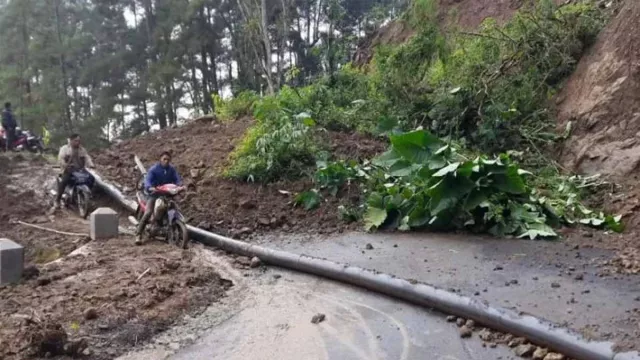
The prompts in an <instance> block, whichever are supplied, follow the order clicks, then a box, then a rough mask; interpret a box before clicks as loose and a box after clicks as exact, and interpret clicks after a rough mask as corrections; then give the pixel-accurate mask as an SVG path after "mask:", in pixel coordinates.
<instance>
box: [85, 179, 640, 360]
mask: <svg viewBox="0 0 640 360" xmlns="http://www.w3.org/2000/svg"><path fill="white" fill-rule="evenodd" d="M94 175H96V184H97V185H98V186H99V187H100V188H101V189H102V190H103V191H104V192H106V193H107V194H109V195H110V196H111V197H113V198H114V199H116V200H117V201H118V202H119V203H120V204H122V205H123V206H124V207H126V208H127V209H128V210H130V211H132V212H133V211H135V207H136V205H135V202H133V201H130V200H127V199H126V198H125V196H124V195H123V194H122V193H121V192H120V191H119V190H118V189H117V188H116V187H114V186H113V185H110V184H108V183H106V182H104V181H103V180H102V179H101V178H100V177H99V176H98V175H97V174H95V173H94ZM187 227H188V229H189V233H190V235H191V236H192V237H193V238H194V239H197V240H199V241H200V242H202V243H204V244H205V245H208V246H212V247H216V248H219V249H223V250H226V251H229V252H232V253H235V254H239V255H245V256H251V257H253V256H257V257H258V258H260V260H262V261H263V262H265V263H267V264H271V265H274V266H279V267H283V268H288V269H293V270H298V271H301V272H305V273H308V274H313V275H317V276H322V277H325V278H328V279H332V280H337V281H341V282H344V283H348V284H351V285H355V286H359V287H363V288H366V289H369V290H371V291H375V292H379V293H382V294H386V295H389V296H391V297H394V298H398V299H402V300H405V301H408V302H410V303H413V304H417V305H421V306H425V307H429V308H433V309H436V310H438V311H441V312H443V313H445V314H453V315H456V316H460V317H463V318H466V319H472V320H474V321H476V322H477V323H479V324H482V325H485V326H487V327H489V328H492V329H495V330H499V331H502V332H506V333H510V334H513V335H516V336H521V337H524V338H527V339H528V340H530V341H531V342H532V343H534V344H537V345H540V346H545V347H548V348H549V349H554V350H556V351H558V352H560V353H562V354H565V355H566V356H569V357H571V358H575V359H580V360H634V359H635V360H640V355H638V353H637V352H633V353H617V352H614V351H613V350H612V345H613V344H612V343H604V342H588V341H586V340H584V339H583V338H581V337H580V336H578V335H577V334H574V333H572V332H569V331H568V330H565V329H562V328H560V327H559V326H558V325H554V324H552V323H549V322H547V321H544V320H540V319H538V318H536V317H534V316H531V315H520V314H517V313H515V312H513V311H510V310H506V309H498V308H494V307H491V306H489V304H487V303H486V302H481V301H478V300H475V299H472V298H468V297H465V296H461V295H457V294H454V293H451V292H448V291H445V290H441V289H438V288H435V287H433V286H430V285H426V284H412V283H410V282H409V281H407V280H403V279H399V278H396V277H393V276H391V275H387V274H383V273H374V272H372V271H369V270H365V269H362V268H358V267H354V266H348V265H341V264H338V263H335V262H332V261H329V260H323V259H317V258H312V257H309V256H305V255H296V254H292V253H289V252H285V251H279V250H273V249H268V248H265V247H261V246H257V245H252V244H249V243H246V242H242V241H238V240H234V239H230V238H227V237H224V236H221V235H217V234H214V233H210V232H208V231H205V230H202V229H199V228H196V227H193V226H191V225H187Z"/></svg>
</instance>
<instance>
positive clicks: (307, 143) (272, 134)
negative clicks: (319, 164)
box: [224, 96, 317, 182]
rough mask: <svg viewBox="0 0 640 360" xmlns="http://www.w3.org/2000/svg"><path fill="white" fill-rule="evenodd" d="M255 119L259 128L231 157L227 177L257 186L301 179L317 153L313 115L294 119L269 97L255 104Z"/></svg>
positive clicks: (304, 115) (296, 116)
mask: <svg viewBox="0 0 640 360" xmlns="http://www.w3.org/2000/svg"><path fill="white" fill-rule="evenodd" d="M254 117H255V119H256V125H254V126H253V127H251V128H250V129H249V130H248V131H247V133H246V134H245V136H244V138H243V139H242V141H241V142H240V144H239V145H238V146H237V147H236V149H235V150H234V151H233V152H232V153H231V155H230V160H231V165H230V167H229V168H227V169H226V170H225V173H224V175H225V176H227V177H230V178H235V179H240V180H248V181H257V182H269V181H273V180H276V179H281V178H287V177H298V176H301V175H302V174H303V173H304V170H305V169H306V168H307V167H308V166H309V165H310V164H313V162H314V161H315V157H314V154H315V152H316V149H317V145H316V143H315V141H314V137H313V132H312V128H313V127H314V126H315V122H314V121H313V119H311V117H310V115H309V114H306V113H300V114H297V115H294V114H293V113H292V112H291V111H290V110H288V109H286V108H284V107H282V104H281V103H280V101H279V100H278V98H277V97H275V96H269V97H265V98H262V99H261V100H259V101H258V102H256V103H255V105H254Z"/></svg>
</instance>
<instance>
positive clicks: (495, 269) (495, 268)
mask: <svg viewBox="0 0 640 360" xmlns="http://www.w3.org/2000/svg"><path fill="white" fill-rule="evenodd" d="M502 269H503V267H502V266H500V265H497V266H496V267H494V268H493V271H498V270H502Z"/></svg>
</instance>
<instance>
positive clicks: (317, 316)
mask: <svg viewBox="0 0 640 360" xmlns="http://www.w3.org/2000/svg"><path fill="white" fill-rule="evenodd" d="M326 318H327V316H326V315H325V314H320V313H318V314H315V315H313V317H312V318H311V323H312V324H319V323H321V322H323V321H325V319H326Z"/></svg>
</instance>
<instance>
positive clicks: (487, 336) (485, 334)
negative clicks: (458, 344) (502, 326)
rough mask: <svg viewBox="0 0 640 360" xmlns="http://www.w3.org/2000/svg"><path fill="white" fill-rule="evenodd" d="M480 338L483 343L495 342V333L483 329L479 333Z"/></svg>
mask: <svg viewBox="0 0 640 360" xmlns="http://www.w3.org/2000/svg"><path fill="white" fill-rule="evenodd" d="M478 337H479V338H480V340H482V341H491V340H493V333H492V332H491V330H489V329H482V330H481V331H480V332H479V333H478Z"/></svg>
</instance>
